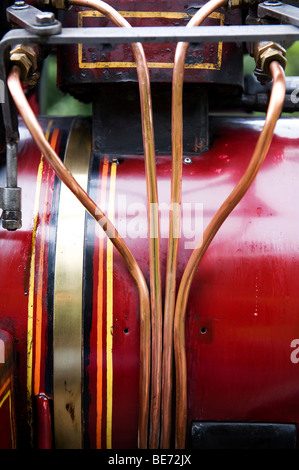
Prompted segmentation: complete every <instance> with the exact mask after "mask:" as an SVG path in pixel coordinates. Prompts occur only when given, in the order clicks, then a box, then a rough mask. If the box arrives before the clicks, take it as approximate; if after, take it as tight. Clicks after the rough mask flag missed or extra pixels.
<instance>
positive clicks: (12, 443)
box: [0, 389, 15, 449]
mask: <svg viewBox="0 0 299 470" xmlns="http://www.w3.org/2000/svg"><path fill="white" fill-rule="evenodd" d="M7 398H8V400H9V401H8V405H9V421H10V438H11V446H12V448H13V449H15V439H14V430H13V422H12V409H11V390H10V389H9V390H8V392H7V393H6V395H5V396H4V397H3V398H2V400H1V401H0V408H2V405H3V404H4V402H5V401H6V400H7Z"/></svg>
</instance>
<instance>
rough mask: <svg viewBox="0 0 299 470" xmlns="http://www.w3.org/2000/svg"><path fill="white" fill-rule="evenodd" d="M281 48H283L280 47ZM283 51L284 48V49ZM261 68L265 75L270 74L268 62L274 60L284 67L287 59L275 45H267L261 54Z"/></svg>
mask: <svg viewBox="0 0 299 470" xmlns="http://www.w3.org/2000/svg"><path fill="white" fill-rule="evenodd" d="M281 49H283V48H281ZM284 51H285V50H284ZM260 59H261V69H262V70H263V71H264V73H266V74H267V75H270V73H271V72H270V68H269V66H270V63H271V62H272V61H273V60H275V61H277V62H279V63H280V65H281V66H282V67H283V69H285V67H286V65H287V59H286V57H285V55H284V54H283V52H282V51H281V50H279V49H278V48H277V47H269V48H268V49H267V50H266V51H264V52H263V53H262V54H261V57H260Z"/></svg>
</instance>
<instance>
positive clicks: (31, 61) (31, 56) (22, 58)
mask: <svg viewBox="0 0 299 470" xmlns="http://www.w3.org/2000/svg"><path fill="white" fill-rule="evenodd" d="M10 61H11V62H12V63H13V64H15V65H18V66H19V67H20V69H21V80H22V81H24V82H26V80H27V78H28V77H29V75H30V74H33V73H34V72H36V70H37V58H36V53H35V50H34V49H33V48H32V47H31V46H25V45H23V44H18V45H17V46H16V47H15V48H14V49H12V50H11V52H10Z"/></svg>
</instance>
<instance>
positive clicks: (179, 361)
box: [174, 61, 285, 448]
mask: <svg viewBox="0 0 299 470" xmlns="http://www.w3.org/2000/svg"><path fill="white" fill-rule="evenodd" d="M270 70H271V74H272V78H273V87H272V92H271V98H270V102H269V106H268V111H267V114H266V120H265V124H264V127H263V130H262V132H261V134H260V136H259V139H258V141H257V144H256V147H255V150H254V153H253V155H252V158H251V160H250V163H249V165H248V167H247V169H246V171H245V173H244V175H243V176H242V178H241V180H240V181H239V183H238V184H237V185H236V187H235V188H234V189H233V191H232V192H231V194H230V195H229V196H228V198H227V199H226V200H225V202H224V203H223V204H222V206H221V207H220V208H219V209H218V211H217V212H216V214H215V215H214V217H213V218H212V220H211V221H210V223H209V225H208V226H207V228H206V229H205V231H204V234H203V240H202V243H199V244H198V245H197V247H196V248H195V249H194V251H193V253H192V255H191V257H190V259H189V261H188V263H187V266H186V269H185V271H184V274H183V276H182V279H181V283H180V287H179V291H178V296H177V301H176V308H175V320H174V342H175V364H176V448H184V446H185V434H186V420H187V363H186V351H185V314H186V308H187V302H188V296H189V292H190V288H191V284H192V280H193V278H194V274H195V272H196V270H197V268H198V266H199V263H200V261H201V259H202V257H203V256H204V254H205V252H206V250H207V248H208V247H209V245H210V243H211V241H212V240H213V238H214V236H215V235H216V233H217V231H218V230H219V228H220V227H221V225H222V224H223V222H224V221H225V219H226V218H227V217H228V215H229V214H230V213H231V212H232V210H233V209H234V208H235V206H236V205H237V204H238V203H239V201H240V200H241V199H242V197H243V196H244V194H245V193H246V191H247V190H248V188H249V187H250V185H251V183H252V182H253V180H254V178H255V176H256V174H257V172H258V170H259V168H260V166H261V165H262V163H263V161H264V159H265V157H266V155H267V152H268V150H269V147H270V144H271V141H272V137H273V132H274V128H275V125H276V122H277V120H278V118H279V116H280V113H281V110H282V106H283V101H284V97H285V76H284V70H283V68H282V67H281V65H280V64H279V63H278V62H275V61H273V62H271V64H270Z"/></svg>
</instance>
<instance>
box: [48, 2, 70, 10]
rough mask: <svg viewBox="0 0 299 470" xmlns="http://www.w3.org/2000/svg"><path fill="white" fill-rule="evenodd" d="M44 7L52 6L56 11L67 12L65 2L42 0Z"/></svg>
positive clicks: (66, 3)
mask: <svg viewBox="0 0 299 470" xmlns="http://www.w3.org/2000/svg"><path fill="white" fill-rule="evenodd" d="M43 2H44V5H52V6H53V7H54V8H57V9H58V10H67V9H68V8H69V6H68V2H67V0H43Z"/></svg>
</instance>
